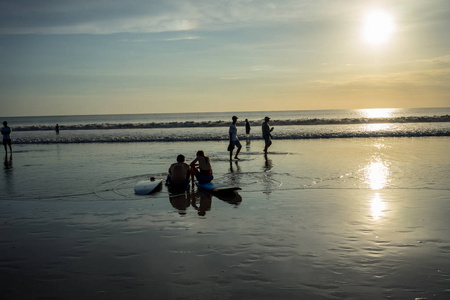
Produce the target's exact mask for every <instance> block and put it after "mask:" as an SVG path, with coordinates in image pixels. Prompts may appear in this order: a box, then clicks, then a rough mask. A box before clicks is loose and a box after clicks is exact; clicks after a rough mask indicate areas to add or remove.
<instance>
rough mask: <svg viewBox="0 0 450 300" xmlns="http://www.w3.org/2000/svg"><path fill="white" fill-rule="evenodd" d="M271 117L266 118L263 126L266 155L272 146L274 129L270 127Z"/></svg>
mask: <svg viewBox="0 0 450 300" xmlns="http://www.w3.org/2000/svg"><path fill="white" fill-rule="evenodd" d="M269 121H270V118H269V117H265V118H264V123H263V124H262V136H263V139H264V143H265V147H264V153H267V149H269V147H270V145H272V138H273V137H272V134H271V132H272V131H273V127H272V128H270V126H269Z"/></svg>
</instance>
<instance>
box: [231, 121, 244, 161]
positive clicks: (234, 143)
mask: <svg viewBox="0 0 450 300" xmlns="http://www.w3.org/2000/svg"><path fill="white" fill-rule="evenodd" d="M237 119H238V117H236V116H233V118H232V120H233V123H231V125H230V130H229V131H228V133H229V135H230V143H229V145H228V151H229V152H230V160H232V158H233V150H234V146H236V147H237V150H236V155H235V156H234V159H239V158H238V155H239V152H240V151H241V148H242V145H241V143H240V142H239V139H238V137H237V127H236V122H237Z"/></svg>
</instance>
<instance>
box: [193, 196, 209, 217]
mask: <svg viewBox="0 0 450 300" xmlns="http://www.w3.org/2000/svg"><path fill="white" fill-rule="evenodd" d="M191 204H192V207H193V208H195V209H196V210H197V211H198V215H199V216H204V215H206V212H207V211H210V210H211V205H212V195H209V194H206V193H204V192H202V191H197V193H196V194H195V196H193V197H192V202H191Z"/></svg>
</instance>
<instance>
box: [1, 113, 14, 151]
mask: <svg viewBox="0 0 450 300" xmlns="http://www.w3.org/2000/svg"><path fill="white" fill-rule="evenodd" d="M2 135H3V146H4V147H5V152H6V154H8V148H7V146H9V151H10V152H11V153H12V146H11V144H12V142H11V128H10V127H9V126H8V122H6V121H4V122H3V128H2Z"/></svg>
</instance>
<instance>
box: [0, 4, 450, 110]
mask: <svg viewBox="0 0 450 300" xmlns="http://www.w3.org/2000/svg"><path fill="white" fill-rule="evenodd" d="M449 28H450V1H449V0H389V1H388V0H386V1H364V0H295V1H294V0H277V1H264V0H260V1H223V0H222V1H217V0H199V1H180V0H143V1H129V0H126V1H125V0H95V1H92V0H77V1H73V0H42V1H36V0H19V1H6V0H0V66H1V67H0V103H1V112H0V116H31V115H74V114H116V113H118V114H121V113H164V112H211V111H212V112H215V111H217V112H219V111H273V110H309V109H351V108H390V107H392V108H397V107H447V106H450V84H449V83H450V35H449V33H448V30H449Z"/></svg>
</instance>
